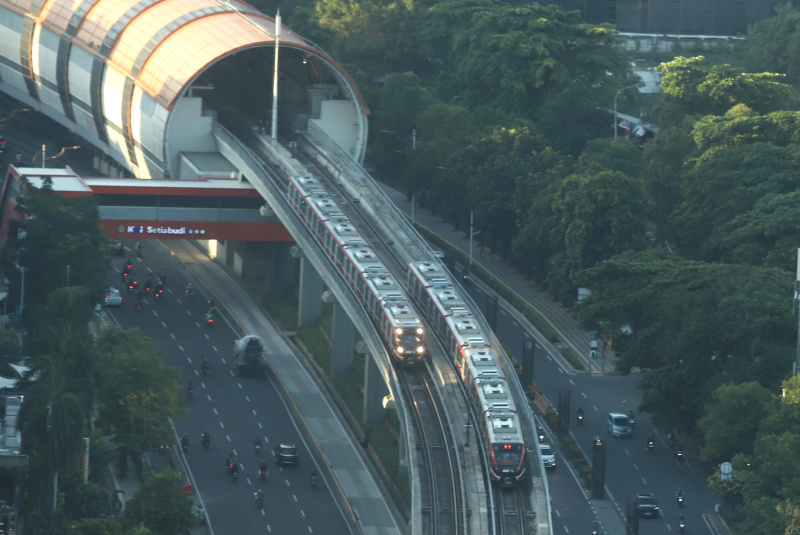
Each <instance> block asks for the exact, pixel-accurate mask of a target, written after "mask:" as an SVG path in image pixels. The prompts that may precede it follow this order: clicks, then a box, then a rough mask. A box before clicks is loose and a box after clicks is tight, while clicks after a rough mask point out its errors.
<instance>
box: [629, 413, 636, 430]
mask: <svg viewBox="0 0 800 535" xmlns="http://www.w3.org/2000/svg"><path fill="white" fill-rule="evenodd" d="M628 420H630V421H631V427H633V426H634V424H635V423H636V414H634V412H633V409H631V410H630V411H628Z"/></svg>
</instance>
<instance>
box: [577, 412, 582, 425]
mask: <svg viewBox="0 0 800 535" xmlns="http://www.w3.org/2000/svg"><path fill="white" fill-rule="evenodd" d="M577 418H578V425H583V413H582V412H578V416H577Z"/></svg>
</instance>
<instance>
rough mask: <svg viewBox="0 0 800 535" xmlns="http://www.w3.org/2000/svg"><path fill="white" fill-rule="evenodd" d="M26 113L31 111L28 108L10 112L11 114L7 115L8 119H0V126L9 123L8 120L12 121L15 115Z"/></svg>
mask: <svg viewBox="0 0 800 535" xmlns="http://www.w3.org/2000/svg"><path fill="white" fill-rule="evenodd" d="M26 111H31V109H30V108H20V109H18V110H14V111H12V112H11V113H10V114H9V115H8V117H6V118H4V119H0V124H3V123H5V122H6V121H10V120H11V119H13V118H14V117H16V116H17V114H19V113H25V112H26Z"/></svg>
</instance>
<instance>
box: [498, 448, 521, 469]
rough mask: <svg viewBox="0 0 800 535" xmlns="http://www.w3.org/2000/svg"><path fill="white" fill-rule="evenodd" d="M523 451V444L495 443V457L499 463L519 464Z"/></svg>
mask: <svg viewBox="0 0 800 535" xmlns="http://www.w3.org/2000/svg"><path fill="white" fill-rule="evenodd" d="M521 453H522V445H521V444H494V457H495V459H496V460H497V464H499V465H502V464H508V465H511V464H514V465H516V464H518V463H519V458H520V455H521Z"/></svg>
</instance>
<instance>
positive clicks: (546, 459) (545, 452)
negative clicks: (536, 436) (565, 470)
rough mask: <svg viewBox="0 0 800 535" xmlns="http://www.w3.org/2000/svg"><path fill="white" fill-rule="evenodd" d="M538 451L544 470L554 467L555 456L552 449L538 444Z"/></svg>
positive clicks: (546, 445)
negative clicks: (540, 454) (540, 453)
mask: <svg viewBox="0 0 800 535" xmlns="http://www.w3.org/2000/svg"><path fill="white" fill-rule="evenodd" d="M539 451H540V452H542V464H544V467H545V468H555V467H556V455H555V453H553V448H551V447H550V444H539Z"/></svg>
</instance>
